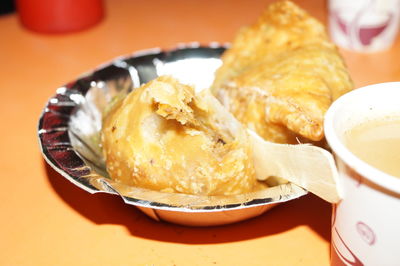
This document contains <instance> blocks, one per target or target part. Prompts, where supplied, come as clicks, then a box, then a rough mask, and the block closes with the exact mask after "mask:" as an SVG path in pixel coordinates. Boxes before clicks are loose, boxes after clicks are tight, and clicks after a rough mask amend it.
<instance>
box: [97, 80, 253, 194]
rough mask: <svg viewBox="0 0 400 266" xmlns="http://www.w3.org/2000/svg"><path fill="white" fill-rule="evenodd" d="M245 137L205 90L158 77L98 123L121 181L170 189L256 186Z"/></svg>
mask: <svg viewBox="0 0 400 266" xmlns="http://www.w3.org/2000/svg"><path fill="white" fill-rule="evenodd" d="M248 138H249V136H248V135H247V133H246V130H245V128H244V127H243V126H242V125H241V123H240V122H238V121H237V120H236V119H235V118H234V117H233V116H232V115H231V114H230V113H229V112H228V111H226V109H225V108H224V107H223V106H222V105H221V104H220V103H219V102H218V100H217V99H216V98H215V97H214V96H213V95H212V94H211V93H210V92H209V91H208V90H205V91H202V92H201V93H199V94H195V93H194V89H193V88H192V87H190V86H187V85H183V84H180V83H178V81H177V80H175V79H174V78H172V77H168V76H162V77H159V78H157V79H155V80H153V81H151V82H149V83H147V84H145V85H143V86H142V87H140V88H137V89H135V90H134V91H132V92H131V93H130V94H128V96H127V97H126V98H125V99H123V100H122V101H120V102H119V103H117V104H115V106H114V107H113V108H112V109H111V111H110V112H109V114H108V115H107V116H106V117H105V119H104V121H103V129H102V136H101V139H102V146H103V152H104V155H105V157H106V166H107V171H108V173H109V174H110V176H111V178H113V179H115V180H118V181H120V182H122V183H125V184H128V185H133V186H138V187H143V188H148V189H153V190H158V191H164V192H171V193H186V194H196V195H234V194H241V193H246V192H250V191H253V190H255V189H256V188H257V187H258V186H259V184H258V182H257V181H256V177H255V170H254V165H253V160H252V153H251V150H250V145H249V139H248Z"/></svg>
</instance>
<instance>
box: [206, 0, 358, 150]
mask: <svg viewBox="0 0 400 266" xmlns="http://www.w3.org/2000/svg"><path fill="white" fill-rule="evenodd" d="M222 60H223V65H222V66H221V68H219V69H218V71H217V72H216V78H215V82H214V84H213V86H212V91H213V93H214V94H215V95H216V96H217V98H218V99H219V100H220V101H221V102H222V103H223V104H224V105H225V107H227V108H228V109H229V110H230V111H231V112H232V113H233V114H234V115H235V116H236V117H237V118H238V119H239V120H240V121H241V122H242V123H244V124H246V125H247V126H248V127H250V128H252V129H254V130H255V131H256V132H257V133H258V134H259V135H261V136H262V137H264V138H265V139H267V140H270V141H275V142H280V143H295V142H296V137H297V136H302V137H305V138H307V139H309V140H313V141H319V140H321V139H323V137H324V134H323V116H324V114H325V112H326V110H327V109H328V107H329V106H330V104H331V103H332V101H334V100H335V99H336V98H338V97H339V96H340V95H342V94H344V93H346V92H348V91H350V90H351V89H352V88H353V83H352V81H351V79H350V77H349V74H348V72H347V69H346V66H345V64H344V62H343V59H342V58H341V56H340V55H339V53H338V50H337V48H336V46H335V45H334V44H332V43H331V42H330V41H329V40H328V36H327V34H326V31H325V29H324V27H323V25H322V24H320V23H319V22H318V21H317V20H316V19H314V18H312V17H311V16H310V15H308V14H307V13H306V12H305V11H304V10H302V9H300V8H299V7H297V6H296V5H294V4H293V3H292V2H289V1H280V2H276V3H274V4H271V5H270V6H268V7H267V9H266V10H265V11H264V13H263V14H262V15H261V16H260V17H259V19H258V20H257V22H256V23H255V24H253V25H252V26H250V27H248V28H244V29H242V30H241V31H240V32H239V33H238V35H237V36H236V38H235V40H234V42H233V44H232V47H231V48H230V49H228V50H227V51H226V52H225V53H224V54H223V56H222Z"/></svg>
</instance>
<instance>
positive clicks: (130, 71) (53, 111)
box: [38, 43, 307, 226]
mask: <svg viewBox="0 0 400 266" xmlns="http://www.w3.org/2000/svg"><path fill="white" fill-rule="evenodd" d="M225 48H226V46H223V45H219V44H216V43H212V44H210V45H209V46H200V45H199V44H197V43H192V44H188V45H180V46H178V48H176V49H174V50H170V51H161V50H160V49H151V50H146V51H140V52H136V53H134V54H132V55H130V56H125V57H119V58H116V59H115V60H113V61H112V62H110V63H107V64H104V65H102V66H100V67H98V68H97V69H95V70H94V71H92V72H90V73H87V74H85V75H83V76H82V77H79V78H78V79H77V80H74V81H72V82H70V83H68V84H66V85H65V86H63V87H60V88H58V89H57V90H56V94H55V95H54V96H53V97H51V98H50V100H49V101H48V102H47V105H46V107H45V108H44V110H43V113H42V114H41V117H40V120H39V128H38V136H39V143H40V147H41V150H42V153H43V156H44V158H45V160H46V161H47V163H48V164H50V165H51V166H52V167H53V168H54V169H55V170H56V171H57V172H58V173H60V174H61V175H62V176H63V177H65V178H67V179H68V180H69V181H71V182H72V183H73V184H75V185H77V186H78V187H80V188H82V189H84V190H86V191H87V192H90V193H98V192H104V193H111V194H116V195H119V196H120V197H121V198H122V199H123V200H124V202H125V203H126V204H131V205H134V206H136V207H138V208H139V209H140V210H142V211H143V212H144V213H146V214H147V215H148V216H150V217H152V218H153V219H155V220H158V221H160V220H164V221H169V222H173V223H178V224H183V225H191V226H210V225H221V224H228V223H233V222H237V221H241V220H245V219H248V218H251V217H255V216H257V215H260V214H262V213H264V212H265V211H267V210H268V209H270V208H271V207H273V206H275V205H276V204H278V203H281V202H285V201H288V200H291V199H295V198H298V197H300V196H303V195H305V194H306V193H307V192H306V191H305V190H304V189H302V188H300V187H298V186H296V185H294V184H292V183H287V184H283V185H278V186H274V187H270V188H267V189H264V190H262V191H258V192H253V193H247V194H242V195H236V196H196V195H187V194H180V193H164V192H159V191H153V190H149V189H143V188H139V187H132V186H127V185H124V184H121V183H118V182H116V181H114V180H112V179H110V178H109V176H108V174H107V172H106V170H105V169H106V168H105V163H104V162H105V161H104V158H103V154H102V152H101V147H100V145H99V132H100V130H101V126H102V113H103V111H104V109H105V108H106V107H107V105H108V104H109V103H110V101H111V100H112V99H113V98H114V97H116V96H117V97H118V96H119V97H120V96H123V95H126V94H127V93H129V92H130V91H131V90H133V89H135V88H136V87H138V86H140V85H141V84H143V83H146V82H148V81H150V80H152V79H154V78H156V77H157V76H160V75H165V74H168V75H172V76H174V77H176V78H177V79H179V80H180V81H181V82H183V83H189V84H191V85H194V86H195V87H196V90H201V89H204V88H206V87H208V86H209V85H211V83H212V80H213V78H214V72H215V70H216V69H217V68H218V67H219V66H220V65H221V60H220V56H221V54H222V53H223V51H224V50H225Z"/></svg>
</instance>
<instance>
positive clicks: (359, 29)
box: [329, 0, 400, 52]
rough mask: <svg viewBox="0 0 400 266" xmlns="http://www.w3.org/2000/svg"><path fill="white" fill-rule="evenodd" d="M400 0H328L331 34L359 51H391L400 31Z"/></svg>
mask: <svg viewBox="0 0 400 266" xmlns="http://www.w3.org/2000/svg"><path fill="white" fill-rule="evenodd" d="M399 20H400V0H351V1H349V0H329V32H330V35H331V38H332V40H333V41H334V42H335V43H336V44H337V45H339V46H341V47H343V48H346V49H349V50H354V51H358V52H377V51H382V50H385V49H388V48H389V47H390V46H391V45H392V44H393V41H394V40H395V37H396V35H397V32H398V30H399Z"/></svg>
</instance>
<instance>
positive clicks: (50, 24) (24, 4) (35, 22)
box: [16, 0, 104, 33]
mask: <svg viewBox="0 0 400 266" xmlns="http://www.w3.org/2000/svg"><path fill="white" fill-rule="evenodd" d="M16 4H17V11H18V13H19V18H20V21H21V23H22V24H23V25H24V26H25V27H26V28H28V29H30V30H33V31H36V32H42V33H65V32H72V31H79V30H83V29H87V28H89V27H91V26H93V25H95V24H97V23H98V22H100V21H101V20H102V18H103V16H104V10H103V1H102V0H16Z"/></svg>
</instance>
